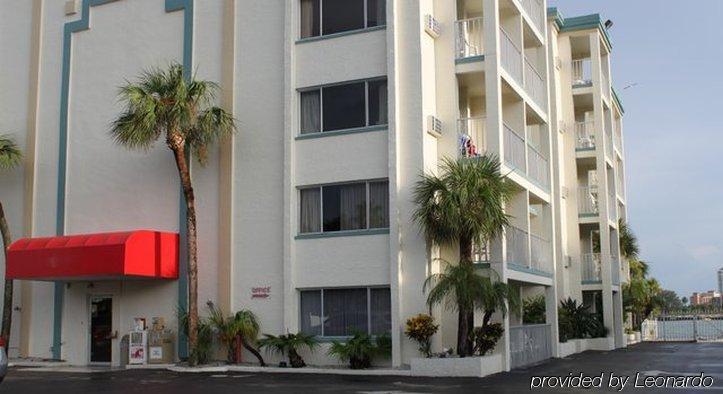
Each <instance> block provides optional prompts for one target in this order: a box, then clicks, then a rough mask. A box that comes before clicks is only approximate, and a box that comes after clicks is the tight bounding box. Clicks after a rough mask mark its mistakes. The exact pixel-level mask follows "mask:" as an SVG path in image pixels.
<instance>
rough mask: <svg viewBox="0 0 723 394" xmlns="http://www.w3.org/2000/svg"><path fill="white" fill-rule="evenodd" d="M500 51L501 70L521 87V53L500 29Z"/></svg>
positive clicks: (503, 30)
mask: <svg viewBox="0 0 723 394" xmlns="http://www.w3.org/2000/svg"><path fill="white" fill-rule="evenodd" d="M500 50H501V52H502V53H501V57H502V68H504V69H505V71H507V73H508V74H509V75H510V76H511V77H512V78H513V79H514V80H515V81H516V82H517V83H518V84H520V85H522V51H521V50H520V48H519V47H518V46H517V45H516V44H515V42H514V41H512V38H510V36H509V34H507V32H506V31H505V29H503V28H501V27H500Z"/></svg>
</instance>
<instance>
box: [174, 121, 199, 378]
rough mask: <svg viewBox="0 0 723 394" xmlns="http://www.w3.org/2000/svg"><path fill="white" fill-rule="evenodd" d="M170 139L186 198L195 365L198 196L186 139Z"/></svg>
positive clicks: (190, 333)
mask: <svg viewBox="0 0 723 394" xmlns="http://www.w3.org/2000/svg"><path fill="white" fill-rule="evenodd" d="M172 138H173V137H171V138H170V139H169V140H171V141H169V146H170V148H171V150H172V151H173V155H174V157H175V159H176V167H178V175H179V177H180V178H181V187H182V189H183V195H184V196H185V198H186V230H187V233H188V234H187V236H188V243H187V247H188V347H189V348H190V350H191V357H190V358H189V364H190V365H192V366H194V365H196V364H197V362H198V360H197V358H196V356H195V352H196V347H197V345H198V267H197V263H198V260H197V259H198V250H197V246H196V242H197V240H196V198H195V196H194V194H193V185H192V183H191V172H190V170H189V167H188V161H187V160H186V149H185V141H183V139H182V138H181V137H178V136H177V134H176V138H177V139H176V140H173V139H172Z"/></svg>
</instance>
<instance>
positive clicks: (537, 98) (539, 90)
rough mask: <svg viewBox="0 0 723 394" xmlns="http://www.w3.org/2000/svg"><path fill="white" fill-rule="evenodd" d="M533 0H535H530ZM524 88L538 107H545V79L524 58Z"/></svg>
mask: <svg viewBox="0 0 723 394" xmlns="http://www.w3.org/2000/svg"><path fill="white" fill-rule="evenodd" d="M531 1H535V0H531ZM525 90H526V91H527V94H528V95H530V97H531V98H532V101H534V102H535V104H537V105H538V106H539V107H540V108H542V109H546V108H547V105H546V104H547V99H546V97H545V96H546V95H547V90H545V79H544V78H542V75H541V74H540V73H539V72H538V71H537V69H535V66H533V65H532V63H530V62H529V60H527V58H525Z"/></svg>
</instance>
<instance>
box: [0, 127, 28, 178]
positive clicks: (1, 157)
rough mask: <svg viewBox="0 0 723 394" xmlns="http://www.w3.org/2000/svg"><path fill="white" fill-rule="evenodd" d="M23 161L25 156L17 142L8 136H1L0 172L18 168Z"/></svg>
mask: <svg viewBox="0 0 723 394" xmlns="http://www.w3.org/2000/svg"><path fill="white" fill-rule="evenodd" d="M22 161H23V154H22V152H20V148H18V146H17V145H16V144H15V141H14V140H13V139H12V138H10V137H9V136H6V135H0V170H7V169H11V168H13V167H17V166H19V165H20V163H22Z"/></svg>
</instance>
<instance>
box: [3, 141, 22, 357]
mask: <svg viewBox="0 0 723 394" xmlns="http://www.w3.org/2000/svg"><path fill="white" fill-rule="evenodd" d="M22 158H23V155H22V153H21V152H20V149H19V148H18V146H17V145H16V144H15V141H13V140H12V139H10V137H7V136H3V135H0V170H9V169H12V168H15V167H17V166H19V165H20V163H21V162H22ZM0 233H2V238H3V253H4V254H5V264H6V265H7V261H8V259H7V257H8V256H7V250H8V248H9V247H10V244H11V243H12V237H11V236H10V226H9V225H8V222H7V219H5V210H4V209H3V204H2V201H0ZM3 294H4V295H3V321H2V328H0V338H2V339H3V340H4V341H5V348H6V349H7V348H8V346H9V343H10V326H11V325H12V319H13V281H12V279H7V278H6V279H5V291H4V293H3Z"/></svg>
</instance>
